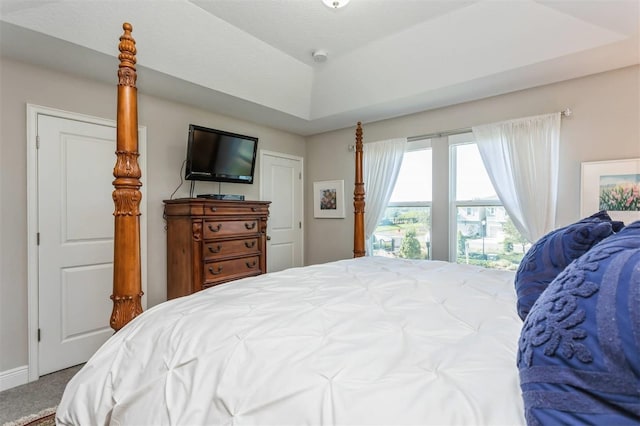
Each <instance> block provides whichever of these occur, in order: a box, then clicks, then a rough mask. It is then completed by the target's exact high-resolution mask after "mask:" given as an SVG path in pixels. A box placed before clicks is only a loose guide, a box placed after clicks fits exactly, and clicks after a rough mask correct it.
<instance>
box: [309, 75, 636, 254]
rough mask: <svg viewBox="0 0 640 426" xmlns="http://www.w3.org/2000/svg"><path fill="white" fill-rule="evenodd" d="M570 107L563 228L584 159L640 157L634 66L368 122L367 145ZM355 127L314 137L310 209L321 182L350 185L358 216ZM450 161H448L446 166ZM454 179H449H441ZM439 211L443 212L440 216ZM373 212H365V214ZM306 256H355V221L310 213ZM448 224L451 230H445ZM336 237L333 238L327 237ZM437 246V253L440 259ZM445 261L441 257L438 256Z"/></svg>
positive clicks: (575, 203) (572, 210)
mask: <svg viewBox="0 0 640 426" xmlns="http://www.w3.org/2000/svg"><path fill="white" fill-rule="evenodd" d="M567 107H569V108H571V109H572V110H573V115H572V116H571V117H569V118H565V119H563V121H562V127H561V147H560V176H559V180H560V182H559V183H560V190H559V194H558V198H559V205H558V214H557V223H558V224H559V225H564V224H568V223H570V222H572V221H574V220H577V219H578V218H579V215H580V205H579V203H580V164H581V162H583V161H596V160H615V159H621V158H637V157H640V66H633V67H627V68H622V69H619V70H614V71H610V72H606V73H601V74H596V75H592V76H588V77H583V78H579V79H574V80H568V81H565V82H560V83H556V84H551V85H547V86H541V87H537V88H533V89H528V90H523V91H519V92H514V93H510V94H506V95H501V96H495V97H491V98H487V99H482V100H478V101H474V102H468V103H464V104H459V105H453V106H450V107H446V108H440V109H437V110H433V111H426V112H421V113H417V114H412V115H408V116H404V117H400V118H394V119H390V120H384V121H378V122H375V123H364V124H363V130H364V141H365V143H366V142H373V141H378V140H384V139H389V138H394V137H404V136H407V137H410V136H418V135H423V134H429V133H435V132H440V131H446V130H453V129H460V128H469V127H471V126H474V125H478V124H484V123H492V122H496V121H502V120H508V119H512V118H518V117H526V116H531V115H538V114H543V113H548V112H556V111H561V110H563V109H565V108H567ZM354 135H355V123H354V127H353V128H349V129H343V130H339V131H334V132H328V133H323V134H320V135H316V136H312V137H310V138H308V143H307V157H308V158H309V159H310V160H308V161H307V176H306V194H307V195H306V197H307V199H306V205H307V206H311V205H312V200H311V188H312V185H313V182H314V181H319V180H334V179H344V180H345V194H346V195H345V197H346V198H347V199H346V203H347V204H348V207H349V208H348V211H349V212H351V211H353V208H352V207H351V206H352V200H353V183H354V171H353V161H354V155H353V154H352V153H350V152H348V151H347V147H348V145H350V144H353V143H354V138H355V136H354ZM444 161H446V160H444ZM439 178H440V179H447V176H440V177H439ZM442 195H443V197H440V198H435V197H436V194H434V200H433V202H434V211H433V215H434V224H433V225H434V226H438V225H437V224H436V223H435V218H436V215H437V216H438V217H446V213H443V212H442V211H441V210H442V208H446V206H447V202H448V201H447V199H446V196H447V194H442ZM437 206H441V209H440V210H439V209H438V207H437ZM365 212H366V208H365ZM306 223H307V229H306V234H305V245H306V247H305V253H306V262H307V264H314V263H320V262H326V261H331V260H337V259H344V258H348V257H351V256H352V249H353V215H347V217H346V218H345V219H331V220H329V219H314V218H313V212H312V210H311V209H308V210H307V212H306ZM443 226H444V225H443ZM328 235H330V236H331V237H327V236H328ZM437 243H438V242H437V241H434V242H433V244H434V249H435V250H434V254H435V253H438V249H437V247H435V246H436V245H437ZM438 257H440V256H438Z"/></svg>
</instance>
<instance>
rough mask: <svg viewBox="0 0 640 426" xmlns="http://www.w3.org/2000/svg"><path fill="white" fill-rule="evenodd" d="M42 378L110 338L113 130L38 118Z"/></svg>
mask: <svg viewBox="0 0 640 426" xmlns="http://www.w3.org/2000/svg"><path fill="white" fill-rule="evenodd" d="M37 120H38V123H37V125H38V139H39V148H38V150H37V174H38V177H37V185H38V188H37V191H38V232H39V245H38V301H39V307H38V324H39V326H38V327H39V339H40V342H39V345H38V360H39V369H38V373H39V375H43V374H47V373H49V372H52V371H57V370H60V369H63V368H66V367H69V366H72V365H77V364H80V363H82V362H85V361H87V360H88V359H89V357H90V356H91V355H93V353H94V352H95V351H96V349H98V347H100V345H102V344H103V343H104V342H105V341H106V340H107V339H108V338H109V336H111V335H112V334H113V330H112V329H111V328H110V326H109V317H110V315H111V307H112V304H111V301H110V299H109V296H110V295H111V293H112V283H113V267H112V264H113V227H114V225H113V222H114V220H113V215H112V213H113V201H112V199H111V193H112V191H113V186H112V181H113V167H114V164H115V154H114V152H115V147H116V143H115V140H116V129H115V127H113V126H106V125H98V124H92V123H87V122H82V121H76V120H72V119H65V118H60V117H51V116H47V115H42V114H39V115H38V118H37Z"/></svg>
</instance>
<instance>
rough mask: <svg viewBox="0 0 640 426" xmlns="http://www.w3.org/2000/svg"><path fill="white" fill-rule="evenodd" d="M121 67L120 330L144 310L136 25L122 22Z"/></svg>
mask: <svg viewBox="0 0 640 426" xmlns="http://www.w3.org/2000/svg"><path fill="white" fill-rule="evenodd" d="M122 29H123V30H124V34H123V35H122V36H121V37H120V44H119V46H118V48H119V49H120V55H119V56H118V59H120V65H119V68H118V115H117V148H116V157H117V158H116V165H115V167H114V169H113V176H115V180H114V181H113V186H114V187H115V190H114V191H113V202H114V204H115V210H114V212H113V215H114V217H115V219H114V220H115V235H114V240H113V246H114V255H113V294H112V295H111V300H113V311H112V312H111V320H110V324H111V328H113V329H114V330H115V331H118V330H120V329H121V328H122V327H124V325H125V324H127V323H128V322H129V321H131V320H132V319H133V318H135V317H136V316H137V315H139V314H140V313H142V304H141V298H142V294H143V293H142V279H141V270H140V269H141V266H140V200H141V198H142V194H141V193H140V186H142V184H141V183H140V176H141V172H140V167H139V165H138V155H139V153H138V101H137V89H136V78H137V77H136V42H135V40H134V39H133V37H131V31H132V29H133V28H132V26H131V24H128V23H125V24H123V25H122Z"/></svg>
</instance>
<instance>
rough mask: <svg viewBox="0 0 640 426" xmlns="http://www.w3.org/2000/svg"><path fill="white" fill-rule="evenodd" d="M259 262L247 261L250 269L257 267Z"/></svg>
mask: <svg viewBox="0 0 640 426" xmlns="http://www.w3.org/2000/svg"><path fill="white" fill-rule="evenodd" d="M257 264H258V262H256V261H255V260H254V261H253V262H247V263H246V265H247V268H249V269H253V268H255V267H256V265H257Z"/></svg>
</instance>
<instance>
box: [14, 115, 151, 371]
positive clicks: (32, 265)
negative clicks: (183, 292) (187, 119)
mask: <svg viewBox="0 0 640 426" xmlns="http://www.w3.org/2000/svg"><path fill="white" fill-rule="evenodd" d="M39 115H48V116H52V117H56V118H61V119H67V120H75V121H81V122H85V123H89V124H95V125H101V126H108V127H113V128H115V127H116V122H115V121H114V120H108V119H105V118H99V117H94V116H90V115H85V114H79V113H75V112H69V111H64V110H60V109H56V108H49V107H45V106H40V105H33V104H27V235H26V237H27V331H28V338H27V343H28V354H29V364H28V381H29V382H33V381H35V380H38V378H39V377H40V376H39V374H38V366H39V359H38V326H39V300H38V288H39V285H40V281H39V276H38V268H39V259H38V243H37V233H38V199H39V193H38V150H37V148H36V136H37V135H38V116H39ZM146 148H147V128H146V126H138V152H139V153H140V160H139V167H140V171H141V172H142V176H143V179H144V177H145V176H146V174H147V173H146V172H147V169H146V160H145V158H146V157H145V155H144V154H145V153H146ZM115 151H116V147H115V146H114V154H113V164H115V162H116V155H115ZM140 191H141V192H142V201H141V202H140V212H141V214H142V215H141V216H140V261H141V279H142V291H143V292H144V293H145V296H143V297H142V308H143V309H146V308H147V297H146V293H147V219H146V217H147V215H146V213H147V204H146V196H145V194H146V190H145V185H143V186H142V187H141V188H140Z"/></svg>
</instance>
